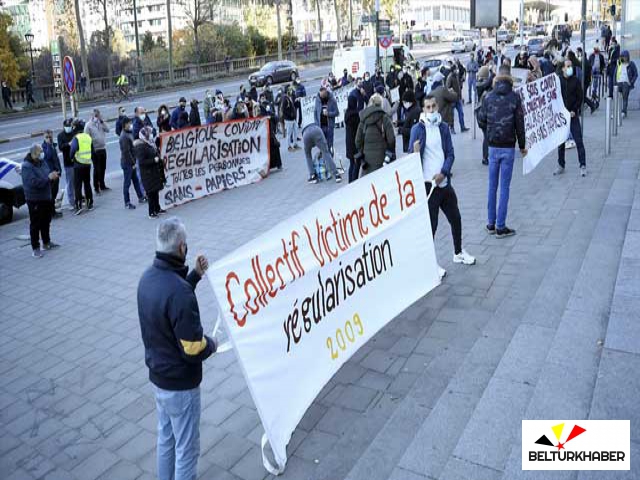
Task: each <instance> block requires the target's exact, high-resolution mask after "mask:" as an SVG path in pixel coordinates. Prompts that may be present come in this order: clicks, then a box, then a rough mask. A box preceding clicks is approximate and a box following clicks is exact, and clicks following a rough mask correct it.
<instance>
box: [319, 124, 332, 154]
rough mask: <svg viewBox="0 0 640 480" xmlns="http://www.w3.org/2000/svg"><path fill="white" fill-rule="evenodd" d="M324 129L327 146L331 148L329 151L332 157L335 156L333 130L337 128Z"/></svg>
mask: <svg viewBox="0 0 640 480" xmlns="http://www.w3.org/2000/svg"><path fill="white" fill-rule="evenodd" d="M321 128H322V133H324V138H325V139H326V140H327V146H328V147H329V151H330V152H331V155H333V129H334V128H335V127H331V126H329V125H328V126H326V127H321Z"/></svg>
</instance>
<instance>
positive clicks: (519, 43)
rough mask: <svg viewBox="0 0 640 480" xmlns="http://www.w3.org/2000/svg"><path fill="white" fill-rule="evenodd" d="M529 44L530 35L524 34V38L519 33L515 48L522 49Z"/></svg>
mask: <svg viewBox="0 0 640 480" xmlns="http://www.w3.org/2000/svg"><path fill="white" fill-rule="evenodd" d="M528 42H529V34H528V33H527V32H522V36H520V33H518V34H517V35H516V36H515V38H514V39H513V47H514V48H520V47H521V46H523V45H526V44H527V43H528Z"/></svg>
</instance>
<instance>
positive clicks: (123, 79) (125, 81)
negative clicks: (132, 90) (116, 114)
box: [116, 73, 129, 97]
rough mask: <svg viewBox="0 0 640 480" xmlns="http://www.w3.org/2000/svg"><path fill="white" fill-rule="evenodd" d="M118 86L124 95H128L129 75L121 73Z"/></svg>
mask: <svg viewBox="0 0 640 480" xmlns="http://www.w3.org/2000/svg"><path fill="white" fill-rule="evenodd" d="M116 86H117V87H118V90H120V93H121V94H122V96H123V97H126V96H127V95H128V94H129V77H127V76H126V75H125V74H124V73H121V74H120V76H119V77H118V79H117V80H116Z"/></svg>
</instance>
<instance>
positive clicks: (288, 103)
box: [280, 87, 300, 152]
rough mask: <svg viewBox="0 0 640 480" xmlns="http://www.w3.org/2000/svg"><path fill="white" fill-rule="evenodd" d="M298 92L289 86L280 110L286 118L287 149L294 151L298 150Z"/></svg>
mask: <svg viewBox="0 0 640 480" xmlns="http://www.w3.org/2000/svg"><path fill="white" fill-rule="evenodd" d="M295 96H296V92H295V90H294V88H293V87H289V89H288V90H287V94H286V95H283V96H282V100H281V104H280V111H281V112H282V118H283V119H284V128H285V132H286V135H287V150H288V151H290V152H293V151H294V150H298V149H299V148H300V146H299V145H298V122H297V120H298V119H297V116H298V111H297V108H296V103H295Z"/></svg>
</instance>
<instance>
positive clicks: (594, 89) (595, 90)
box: [589, 45, 605, 101]
mask: <svg viewBox="0 0 640 480" xmlns="http://www.w3.org/2000/svg"><path fill="white" fill-rule="evenodd" d="M589 64H590V65H591V98H592V99H593V100H596V101H599V100H600V85H601V84H602V78H603V75H604V70H605V61H604V55H602V53H600V47H598V45H596V46H595V47H593V53H592V54H591V55H589Z"/></svg>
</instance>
